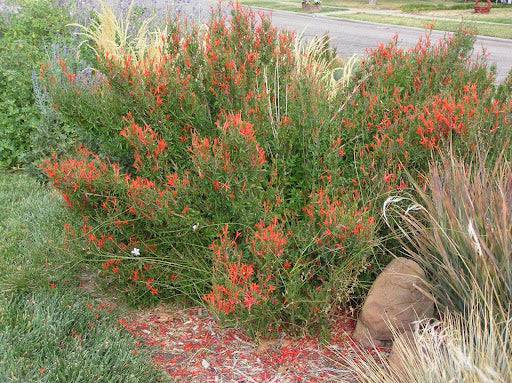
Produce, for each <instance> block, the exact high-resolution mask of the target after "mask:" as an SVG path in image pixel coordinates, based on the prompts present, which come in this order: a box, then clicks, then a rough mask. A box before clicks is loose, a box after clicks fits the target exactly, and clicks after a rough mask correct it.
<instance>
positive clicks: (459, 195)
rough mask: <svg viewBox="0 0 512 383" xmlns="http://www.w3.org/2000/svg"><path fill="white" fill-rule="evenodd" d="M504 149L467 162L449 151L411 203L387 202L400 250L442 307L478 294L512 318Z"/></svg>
mask: <svg viewBox="0 0 512 383" xmlns="http://www.w3.org/2000/svg"><path fill="white" fill-rule="evenodd" d="M506 146H507V145H506V143H505V147H506ZM509 156H510V152H509V150H507V151H503V152H501V154H500V155H499V156H498V157H497V159H495V160H493V159H492V158H489V155H484V154H481V155H480V156H478V157H476V158H475V159H473V160H472V161H463V160H460V159H459V158H456V157H454V156H453V155H449V156H448V155H447V156H445V157H444V158H443V161H439V162H436V163H433V164H432V166H431V168H430V173H429V176H428V177H427V182H426V184H425V186H424V187H425V189H424V188H421V187H419V186H418V187H417V190H416V192H417V194H416V197H415V199H414V202H412V205H411V204H409V205H408V206H405V207H404V206H403V204H404V201H403V200H402V201H400V200H396V202H397V204H389V205H387V208H386V210H389V212H388V214H389V215H390V216H391V217H395V218H396V219H397V222H396V226H395V227H396V228H397V229H396V230H399V231H398V234H397V236H398V237H399V238H401V239H400V240H401V242H402V244H403V249H404V252H405V253H406V254H407V255H408V256H409V257H411V258H412V259H414V260H415V261H416V262H418V263H419V264H420V265H421V266H422V267H423V269H424V270H425V271H427V273H428V275H429V280H430V290H431V292H432V294H433V296H434V298H435V299H436V302H437V304H438V306H439V308H440V309H441V310H443V309H449V310H454V311H459V312H464V311H465V310H466V306H467V305H468V304H469V303H471V302H473V301H474V300H475V299H476V300H478V302H479V305H480V306H488V305H491V306H492V307H494V308H495V309H494V310H495V313H496V314H497V313H501V314H500V318H501V319H502V320H506V319H507V318H510V314H511V311H512V307H511V302H512V167H511V164H510V160H509ZM408 201H409V200H408ZM393 211H394V213H395V214H394V215H393V214H391V213H392V212H393ZM397 214H398V215H397ZM400 234H401V235H400Z"/></svg>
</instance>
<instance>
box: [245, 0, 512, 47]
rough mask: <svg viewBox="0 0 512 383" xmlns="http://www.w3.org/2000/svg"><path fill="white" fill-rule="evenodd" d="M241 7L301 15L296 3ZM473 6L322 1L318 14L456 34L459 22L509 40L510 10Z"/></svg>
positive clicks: (401, 0)
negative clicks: (481, 11)
mask: <svg viewBox="0 0 512 383" xmlns="http://www.w3.org/2000/svg"><path fill="white" fill-rule="evenodd" d="M241 2H242V3H243V4H246V5H253V6H258V7H263V8H269V9H279V10H286V11H293V12H303V11H302V8H301V2H300V1H297V0H263V1H257V0H241ZM472 7H473V3H464V2H460V1H442V0H435V1H414V2H410V1H405V0H381V1H378V2H377V4H376V5H369V4H368V1H363V0H323V1H322V10H321V11H320V14H323V15H327V16H330V17H336V18H340V19H345V20H357V21H368V22H373V23H381V24H394V25H403V26H409V27H418V28H425V26H426V25H431V24H433V25H434V29H438V30H444V31H451V32H453V31H456V30H457V29H458V28H459V27H460V24H461V22H464V24H465V25H466V26H467V27H469V28H471V29H473V30H475V32H476V33H477V34H479V35H484V36H494V37H501V38H509V39H512V6H502V5H495V6H494V7H493V9H492V10H491V12H490V13H489V14H487V15H481V14H475V13H474V12H473V9H472Z"/></svg>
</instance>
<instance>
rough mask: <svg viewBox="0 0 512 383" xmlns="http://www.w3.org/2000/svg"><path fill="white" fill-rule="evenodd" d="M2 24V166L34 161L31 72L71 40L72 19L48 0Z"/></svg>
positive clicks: (32, 4)
mask: <svg viewBox="0 0 512 383" xmlns="http://www.w3.org/2000/svg"><path fill="white" fill-rule="evenodd" d="M19 6H20V9H19V10H18V11H17V12H16V13H13V14H11V15H9V16H5V19H4V20H3V21H2V23H0V109H1V110H2V113H1V114H0V153H1V154H0V166H2V167H16V166H23V165H25V164H27V163H28V162H30V161H31V156H30V150H31V146H32V138H33V137H32V135H33V132H34V131H35V130H36V128H37V126H38V124H39V114H38V110H37V107H36V105H35V100H34V94H33V92H32V72H33V71H38V70H39V65H40V64H41V63H42V62H43V61H45V60H46V59H47V55H46V52H45V51H46V49H47V48H48V47H49V46H50V45H51V44H52V43H56V42H64V41H66V39H68V38H69V32H68V29H67V27H66V25H67V24H68V23H69V19H68V17H67V16H66V13H65V11H64V9H63V8H58V7H55V6H54V5H53V3H52V2H51V1H49V0H42V1H26V2H25V1H23V2H20V4H19Z"/></svg>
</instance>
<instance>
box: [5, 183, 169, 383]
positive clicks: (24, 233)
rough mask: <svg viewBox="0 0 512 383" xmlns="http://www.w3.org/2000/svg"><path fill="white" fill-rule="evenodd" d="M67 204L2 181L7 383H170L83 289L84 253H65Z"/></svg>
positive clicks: (39, 189) (37, 189)
mask: <svg viewBox="0 0 512 383" xmlns="http://www.w3.org/2000/svg"><path fill="white" fill-rule="evenodd" d="M72 219H73V217H70V216H69V215H68V213H67V211H66V210H65V209H64V207H63V204H62V201H61V198H60V196H58V195H57V194H56V193H54V192H52V191H50V190H49V189H48V188H46V187H45V186H42V185H40V184H39V183H38V182H37V181H36V180H34V179H33V178H31V177H29V176H27V175H23V174H7V173H0V238H2V241H1V243H0V291H1V292H0V382H2V383H8V382H19V383H32V382H34V383H36V382H48V383H70V382H77V383H78V382H80V383H92V382H112V383H114V382H119V383H125V382H130V383H132V382H133V383H135V382H141V383H146V382H148V383H149V382H163V381H167V380H166V378H165V377H164V376H163V375H162V374H161V373H160V372H158V371H156V370H155V369H154V367H153V366H152V364H151V361H150V360H151V359H150V357H149V356H148V355H147V354H146V353H145V352H144V351H143V350H140V352H139V350H137V351H134V350H135V348H136V347H135V340H134V339H132V338H131V336H130V335H129V334H127V333H125V332H124V331H123V330H121V329H120V327H118V324H117V320H116V313H107V312H105V311H98V310H95V309H91V307H97V306H98V302H97V301H96V300H95V299H94V298H92V297H90V296H89V295H88V294H86V293H85V292H84V291H82V290H80V289H79V288H78V287H77V284H78V283H77V282H76V281H77V276H76V275H77V273H78V272H79V271H80V268H81V267H80V263H79V262H77V260H79V259H80V251H79V249H72V248H68V247H66V244H65V240H64V230H63V224H64V222H69V221H70V220H72Z"/></svg>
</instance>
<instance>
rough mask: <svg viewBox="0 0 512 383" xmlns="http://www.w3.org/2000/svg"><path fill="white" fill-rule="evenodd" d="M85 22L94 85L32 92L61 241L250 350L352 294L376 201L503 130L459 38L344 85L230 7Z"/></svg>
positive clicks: (483, 75)
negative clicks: (193, 16) (49, 142)
mask: <svg viewBox="0 0 512 383" xmlns="http://www.w3.org/2000/svg"><path fill="white" fill-rule="evenodd" d="M100 12H106V13H105V14H100V15H99V16H98V20H102V21H101V22H99V23H98V24H95V25H93V26H92V27H91V29H90V30H89V31H88V32H87V36H88V38H89V39H90V40H89V42H90V43H91V45H92V47H93V48H94V49H95V51H96V54H97V59H96V62H95V65H94V67H95V69H94V70H93V71H91V72H90V74H89V75H88V76H87V77H83V76H82V73H81V72H80V71H77V70H76V69H75V66H74V65H73V63H72V62H70V61H68V60H67V59H66V57H60V58H58V59H57V60H56V62H52V63H49V64H48V65H47V66H45V67H44V68H43V71H42V74H41V81H42V83H43V84H44V86H45V89H46V91H47V92H48V94H49V95H50V97H51V99H52V102H53V105H54V106H55V109H56V110H57V111H58V114H59V116H60V118H61V119H62V121H64V122H65V123H67V124H69V125H70V126H76V127H77V128H78V129H79V130H78V134H77V137H80V139H81V144H82V146H81V147H80V148H79V149H78V150H77V151H76V152H71V153H69V154H68V155H65V156H60V157H59V156H55V157H53V158H51V159H49V160H47V161H45V163H44V164H43V165H42V168H43V170H44V172H45V173H46V174H47V175H48V177H49V178H50V179H51V180H52V182H53V184H54V185H55V187H56V188H57V189H58V190H59V191H60V192H61V193H62V195H63V198H64V200H65V202H66V204H67V205H68V206H69V207H70V208H72V209H74V210H76V211H78V212H80V214H81V215H82V216H83V220H82V225H81V227H80V228H73V229H70V235H72V236H77V237H80V236H83V237H85V238H86V240H87V241H88V242H89V244H90V249H91V253H94V254H96V255H97V256H99V257H101V258H102V259H103V261H104V262H103V269H104V274H106V275H108V276H109V278H112V279H114V280H117V281H119V282H121V283H124V284H127V285H128V286H130V290H131V291H134V292H135V294H136V295H137V296H138V297H140V298H141V299H147V300H154V299H157V298H158V297H163V298H165V297H171V296H177V295H178V296H180V295H181V296H186V297H188V298H192V299H195V300H202V301H205V302H206V303H207V304H208V305H209V306H210V307H211V308H212V309H213V310H214V312H216V313H217V314H218V315H219V316H221V317H222V318H224V319H225V320H227V321H232V322H235V323H236V322H239V321H244V323H246V324H247V326H248V328H249V329H250V330H252V331H253V332H255V333H258V332H261V333H262V332H266V331H269V330H276V329H279V328H283V327H286V328H288V329H298V330H303V329H304V328H307V329H316V328H318V327H319V326H320V325H322V324H324V323H325V322H326V319H328V318H329V315H330V314H331V313H332V311H333V310H335V309H336V308H338V307H339V306H341V305H343V304H346V303H347V302H349V301H350V300H351V299H354V298H355V295H356V291H360V290H358V288H359V286H360V283H361V280H362V279H363V280H367V278H369V277H368V273H366V271H367V269H368V268H370V266H371V263H372V255H373V254H374V248H375V245H376V242H377V236H376V232H377V230H382V231H384V230H385V228H383V227H381V226H379V222H378V219H377V214H378V208H379V207H380V203H381V201H382V200H383V197H382V195H383V194H384V193H387V192H392V191H396V190H403V189H404V188H407V187H408V183H407V178H406V171H410V172H411V173H412V174H414V176H415V177H416V176H417V175H419V174H421V172H422V171H423V170H425V169H426V167H427V163H428V158H430V157H431V156H436V155H437V154H438V152H439V151H440V150H441V149H442V148H444V147H446V146H448V145H454V146H456V147H457V148H460V150H461V151H462V150H464V149H466V148H470V149H471V147H472V145H473V144H474V143H475V142H477V141H478V140H480V139H482V138H483V137H486V139H487V141H488V142H489V143H490V142H492V140H498V139H500V137H503V135H505V134H506V132H507V131H508V130H507V128H508V127H510V122H509V121H508V112H509V110H510V106H511V105H510V104H509V103H508V101H507V100H505V99H502V98H499V97H497V96H496V92H495V87H494V81H493V80H494V79H493V75H492V72H489V71H488V70H487V68H486V66H485V63H483V62H476V63H473V64H472V63H470V62H469V52H470V50H471V44H472V37H471V36H469V35H467V34H464V33H462V32H461V33H459V34H458V35H457V36H456V37H454V38H446V39H444V40H442V41H441V42H440V43H439V44H437V45H431V44H430V42H429V40H428V36H427V39H426V40H424V41H422V42H420V43H419V44H418V46H417V47H416V48H415V49H412V50H408V51H405V50H402V49H399V48H398V47H397V45H396V41H394V42H392V43H390V44H389V45H387V46H384V45H382V46H380V47H379V48H378V49H376V50H375V51H373V52H372V53H371V54H370V55H369V57H368V58H366V59H365V60H363V61H362V62H361V63H360V64H359V65H358V69H357V70H354V66H353V65H352V62H350V63H349V64H345V63H340V62H339V61H338V60H336V59H335V58H334V57H333V55H332V52H331V51H329V49H328V48H327V47H326V46H325V40H324V39H321V40H319V41H317V42H314V43H312V44H310V45H309V46H307V45H305V44H304V43H301V42H297V40H296V38H295V36H293V35H292V34H290V33H287V32H278V31H277V29H276V28H274V27H273V26H272V25H271V23H270V20H269V19H268V18H267V17H266V16H264V15H262V16H260V17H259V18H258V17H257V16H256V15H255V14H253V13H251V12H250V11H247V10H245V9H243V8H241V7H239V6H237V5H235V6H234V9H233V13H232V15H231V17H230V18H229V20H228V19H226V17H225V16H224V15H223V13H222V11H221V10H214V12H213V14H212V17H211V20H210V21H209V24H208V25H207V27H204V28H203V27H200V26H198V25H194V24H192V25H190V24H188V23H185V22H183V21H180V20H176V21H174V22H172V23H171V24H170V25H168V26H167V30H166V32H162V31H158V32H156V33H155V34H151V33H150V32H149V31H147V30H145V29H144V27H142V28H141V30H139V31H137V32H136V33H135V35H134V36H132V38H131V39H130V37H129V36H125V35H122V36H124V37H123V38H121V39H117V37H118V36H120V34H122V33H124V32H123V31H125V29H123V28H120V27H119V25H120V24H119V23H117V22H115V19H114V18H113V17H110V16H109V15H110V13H108V10H105V9H104V10H103V11H100ZM118 29H119V30H118ZM107 32H108V33H107ZM139 42H140V43H139ZM340 65H345V66H344V67H343V68H341V70H342V71H344V72H345V73H346V76H338V75H336V74H337V73H338V74H339V72H340ZM350 74H352V75H350ZM350 78H351V79H352V80H350ZM504 132H505V133H504Z"/></svg>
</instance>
